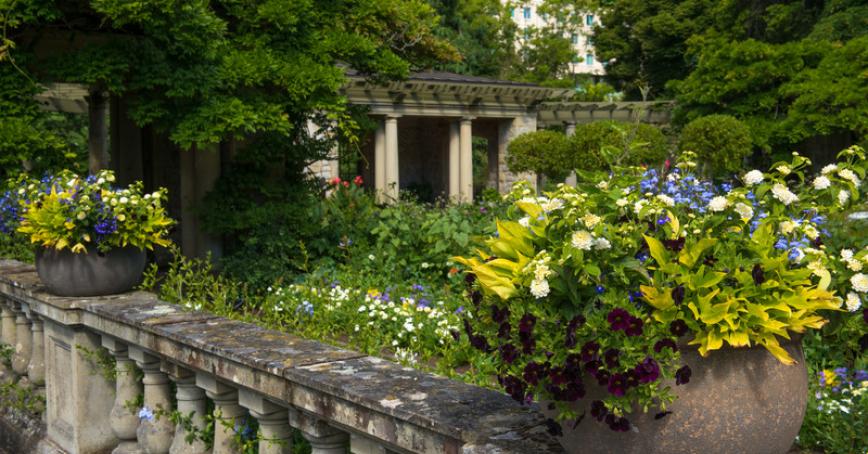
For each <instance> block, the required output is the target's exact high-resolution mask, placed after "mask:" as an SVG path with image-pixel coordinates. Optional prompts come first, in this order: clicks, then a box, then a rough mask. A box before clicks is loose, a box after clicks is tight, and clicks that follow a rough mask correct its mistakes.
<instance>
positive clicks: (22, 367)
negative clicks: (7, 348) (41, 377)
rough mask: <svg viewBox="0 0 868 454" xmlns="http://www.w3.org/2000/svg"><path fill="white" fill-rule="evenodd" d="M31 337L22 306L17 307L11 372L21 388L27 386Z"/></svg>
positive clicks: (28, 322)
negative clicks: (17, 379)
mask: <svg viewBox="0 0 868 454" xmlns="http://www.w3.org/2000/svg"><path fill="white" fill-rule="evenodd" d="M32 340H33V335H32V333H31V332H30V321H29V320H27V315H26V314H25V313H24V306H19V308H18V310H16V311H15V354H14V355H13V356H12V370H13V371H14V372H15V375H17V376H18V377H19V379H20V380H21V382H20V383H19V384H20V385H21V386H24V387H27V386H29V381H28V380H27V366H29V365H30V352H31V349H32V348H33V346H32V344H31V341H32Z"/></svg>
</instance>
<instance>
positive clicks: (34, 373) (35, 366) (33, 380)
mask: <svg viewBox="0 0 868 454" xmlns="http://www.w3.org/2000/svg"><path fill="white" fill-rule="evenodd" d="M28 315H29V317H30V330H31V336H32V338H33V346H32V349H31V351H30V364H28V365H27V378H28V379H29V380H30V385H31V386H32V387H33V388H34V389H35V392H36V394H37V395H39V396H45V337H44V332H43V329H42V319H41V318H39V316H38V315H36V314H34V313H32V312H31V313H29V314H28Z"/></svg>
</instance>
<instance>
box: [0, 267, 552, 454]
mask: <svg viewBox="0 0 868 454" xmlns="http://www.w3.org/2000/svg"><path fill="white" fill-rule="evenodd" d="M0 307H2V309H3V324H2V325H0V327H2V333H0V335H2V339H3V341H4V343H6V344H10V345H16V353H15V355H14V356H13V358H12V361H11V366H12V367H11V368H10V364H2V363H0V376H3V377H6V378H8V379H14V380H17V381H18V383H29V385H28V386H32V387H33V388H34V389H35V390H36V392H40V390H42V389H44V391H42V392H45V395H46V402H47V403H46V405H47V409H46V412H45V416H46V425H47V431H46V434H47V435H46V436H45V438H43V439H42V441H41V444H40V448H39V450H40V451H41V452H51V450H52V449H55V448H56V447H59V449H61V450H62V451H61V452H66V453H69V454H96V453H102V452H110V451H112V450H116V451H115V452H119V453H121V452H137V451H136V450H141V451H144V452H150V453H153V454H165V453H169V452H172V453H181V452H184V453H193V452H197V453H198V452H202V449H201V446H193V447H190V446H188V445H186V442H182V440H184V438H185V435H186V431H185V427H186V426H181V425H179V426H177V427H175V426H174V425H173V424H172V423H171V421H170V420H169V418H167V417H159V416H157V417H148V416H147V414H146V415H145V416H144V417H141V418H140V417H139V416H137V414H136V412H137V409H136V408H130V402H133V401H134V400H135V397H136V396H138V395H139V394H140V393H143V401H144V406H145V408H148V409H150V410H152V411H156V410H157V409H163V410H167V411H168V410H172V406H173V405H175V403H173V402H177V406H178V409H179V410H181V411H182V412H183V413H184V414H188V412H189V414H192V415H193V416H194V419H193V421H194V422H193V424H194V427H198V426H196V424H200V425H201V424H202V421H203V417H204V416H205V415H204V414H203V413H202V412H203V411H204V410H205V408H208V407H207V406H206V400H210V401H211V402H213V407H214V408H215V415H216V416H215V417H218V418H220V419H221V420H222V421H224V422H225V424H218V425H217V429H216V431H215V432H216V433H215V435H214V440H213V443H214V446H215V448H214V453H215V454H217V453H235V452H238V449H237V447H236V446H234V445H233V442H232V440H231V436H232V431H233V429H232V427H233V424H235V423H238V422H240V421H242V420H243V418H248V417H252V418H255V419H256V420H257V421H258V423H259V427H260V430H261V431H262V434H263V437H265V438H266V439H268V440H273V441H275V442H273V443H260V447H259V449H260V450H259V452H260V454H278V453H279V454H288V453H290V452H291V449H290V448H291V446H290V434H291V428H294V429H297V430H299V431H301V433H302V435H303V436H304V437H305V438H306V439H307V440H308V441H309V442H310V444H311V446H312V448H313V453H315V454H338V453H341V454H343V453H346V452H347V450H349V452H351V453H355V454H374V453H379V454H386V453H431V454H433V453H446V454H457V453H467V454H470V453H489V452H490V453H495V452H496V453H503V454H509V453H538V454H548V453H560V452H563V449H562V447H561V446H560V444H559V443H558V442H557V440H556V439H554V438H552V437H551V436H549V435H548V432H547V430H546V427H547V426H546V424H545V418H544V417H543V416H542V415H540V414H539V413H538V411H537V410H536V409H534V408H530V407H526V406H520V405H518V404H517V403H515V402H514V401H512V400H511V399H510V398H509V397H507V396H506V395H503V394H501V393H498V392H495V391H492V390H487V389H483V388H478V387H475V386H471V385H468V384H465V383H461V382H457V381H453V380H449V379H446V378H443V377H439V376H436V375H432V374H428V373H424V372H420V371H418V370H414V369H410V368H406V367H402V366H400V365H398V364H395V363H392V362H389V361H386V360H383V359H380V358H376V357H371V356H367V355H364V354H361V353H358V352H354V351H350V350H345V349H341V348H337V347H333V346H330V345H326V344H322V343H319V342H315V341H311V340H307V339H302V338H298V337H295V336H292V335H290V334H287V333H282V332H276V331H271V330H267V329H263V328H261V327H258V326H256V325H253V324H249V323H243V322H240V321H234V320H227V319H224V318H221V317H217V316H215V315H213V314H210V313H206V312H195V311H194V312H189V311H185V310H183V309H182V308H181V307H178V306H175V305H172V304H168V303H166V302H164V301H160V300H159V299H157V298H156V297H155V296H154V295H153V294H149V293H145V292H133V293H128V294H124V295H114V296H107V297H98V298H61V297H56V296H52V295H50V294H48V293H46V292H45V289H44V287H43V286H42V285H41V283H40V281H39V278H38V276H37V275H36V273H35V271H34V269H33V268H32V267H30V266H26V265H23V264H21V263H18V262H12V261H2V260H0ZM13 318H14V321H15V323H14V324H11V323H10V322H11V321H12V319H13ZM13 326H14V328H12V327H13ZM43 326H44V330H43ZM87 352H90V353H87ZM93 352H104V354H108V355H111V356H112V357H113V358H114V359H115V360H116V366H114V367H115V369H114V370H115V372H116V374H117V377H116V378H115V379H114V382H112V381H111V380H110V379H109V378H108V377H107V376H106V374H105V370H104V369H102V370H101V368H100V367H98V365H97V364H95V363H94V361H93V358H92V356H93ZM136 370H139V371H141V374H139V373H136V372H135V371H136ZM42 377H44V378H42ZM172 382H174V384H175V386H174V388H173V387H172V386H171V383H172ZM43 386H44V388H43ZM172 389H175V390H176V391H175V392H176V393H177V394H176V396H175V398H174V399H173V398H172V396H171V395H170V392H172ZM157 413H158V412H157ZM0 430H3V431H6V432H7V433H5V434H3V435H2V436H5V437H7V438H8V437H12V436H13V435H14V434H10V433H8V432H9V431H10V430H15V429H9V428H7V427H4V426H3V425H0Z"/></svg>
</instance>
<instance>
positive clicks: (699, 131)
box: [680, 115, 752, 176]
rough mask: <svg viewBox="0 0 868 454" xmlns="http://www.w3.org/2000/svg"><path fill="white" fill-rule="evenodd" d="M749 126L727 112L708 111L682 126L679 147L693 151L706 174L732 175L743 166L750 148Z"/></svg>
mask: <svg viewBox="0 0 868 454" xmlns="http://www.w3.org/2000/svg"><path fill="white" fill-rule="evenodd" d="M751 145H752V144H751V139H750V129H748V127H747V126H745V124H744V123H742V122H740V121H738V120H737V119H736V118H735V117H732V116H730V115H708V116H706V117H700V118H697V119H696V120H693V121H691V122H690V123H688V124H687V125H686V126H685V127H684V129H682V130H681V143H680V149H681V151H692V152H694V153H696V156H697V162H698V163H699V166H700V170H701V171H702V172H704V173H706V174H710V175H717V176H732V175H733V174H737V173H738V172H739V171H741V169H742V168H743V166H744V160H745V158H746V157H748V156H749V155H750V151H751Z"/></svg>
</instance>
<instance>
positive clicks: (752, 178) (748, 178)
mask: <svg viewBox="0 0 868 454" xmlns="http://www.w3.org/2000/svg"><path fill="white" fill-rule="evenodd" d="M743 179H744V184H745V185H747V186H753V185H757V184H760V183H762V182H763V173H762V172H761V171H759V170H751V171H750V172H748V173H746V174H744V178H743Z"/></svg>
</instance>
